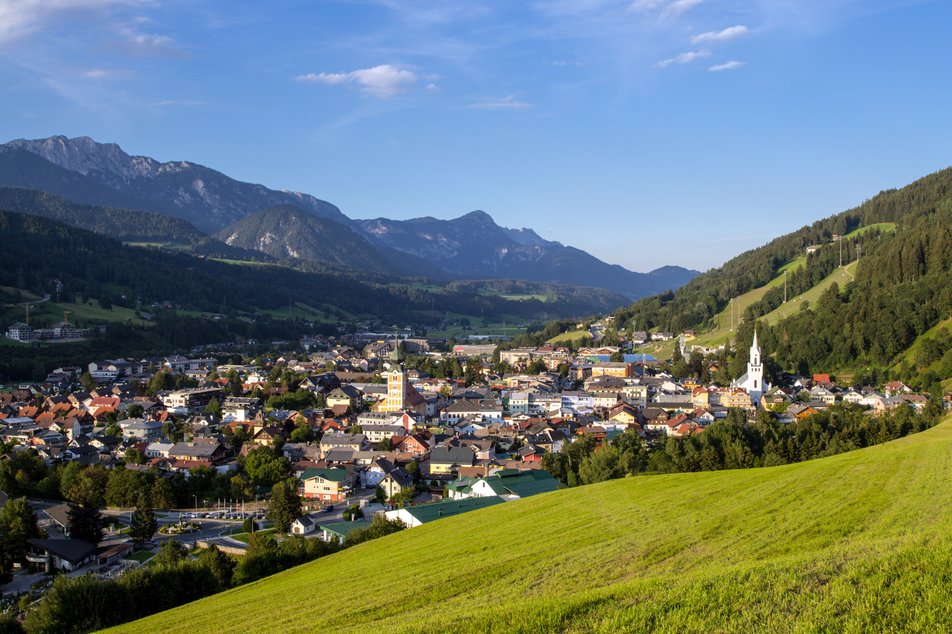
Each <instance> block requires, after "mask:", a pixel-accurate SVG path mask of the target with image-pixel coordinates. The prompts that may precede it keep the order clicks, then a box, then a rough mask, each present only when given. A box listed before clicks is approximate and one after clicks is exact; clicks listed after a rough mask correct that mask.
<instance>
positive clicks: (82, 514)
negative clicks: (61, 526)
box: [69, 502, 102, 544]
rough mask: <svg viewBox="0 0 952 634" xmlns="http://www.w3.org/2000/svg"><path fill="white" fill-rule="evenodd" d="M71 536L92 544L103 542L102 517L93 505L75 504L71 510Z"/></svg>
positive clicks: (97, 508)
mask: <svg viewBox="0 0 952 634" xmlns="http://www.w3.org/2000/svg"><path fill="white" fill-rule="evenodd" d="M69 536H70V537H71V538H73V539H83V540H85V541H87V542H90V543H91V544H98V543H99V542H100V541H102V516H101V515H100V513H99V507H98V506H95V505H93V504H88V503H85V502H84V503H81V504H73V505H71V506H70V509H69Z"/></svg>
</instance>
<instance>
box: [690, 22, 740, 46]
mask: <svg viewBox="0 0 952 634" xmlns="http://www.w3.org/2000/svg"><path fill="white" fill-rule="evenodd" d="M747 33H748V29H747V27H746V26H744V25H743V24H738V25H737V26H731V27H728V28H726V29H724V30H723V31H708V32H707V33H700V34H698V35H695V36H694V37H692V38H691V42H692V43H694V44H704V43H708V42H726V41H728V40H733V39H735V38H738V37H742V36H744V35H747Z"/></svg>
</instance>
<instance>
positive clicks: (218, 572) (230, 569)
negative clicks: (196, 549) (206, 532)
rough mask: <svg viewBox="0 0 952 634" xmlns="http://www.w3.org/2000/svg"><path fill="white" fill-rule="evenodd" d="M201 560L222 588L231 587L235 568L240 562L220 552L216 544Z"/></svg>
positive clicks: (203, 554)
mask: <svg viewBox="0 0 952 634" xmlns="http://www.w3.org/2000/svg"><path fill="white" fill-rule="evenodd" d="M201 559H202V561H204V562H205V564H206V565H207V566H208V568H209V569H210V570H211V571H212V574H213V575H215V577H216V578H217V579H218V583H220V584H221V587H222V588H230V587H231V581H232V578H233V577H234V575H235V566H236V565H238V562H236V561H235V560H234V559H233V558H232V557H229V556H228V555H226V554H225V553H223V552H222V551H220V550H218V547H217V546H215V545H214V544H212V546H211V548H209V549H208V550H206V551H205V552H204V553H202V555H201Z"/></svg>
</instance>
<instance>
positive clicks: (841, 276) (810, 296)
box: [761, 262, 856, 325]
mask: <svg viewBox="0 0 952 634" xmlns="http://www.w3.org/2000/svg"><path fill="white" fill-rule="evenodd" d="M855 274H856V262H850V263H849V264H847V265H846V266H842V267H840V268H838V269H836V270H835V271H833V272H832V273H830V274H829V275H827V276H826V277H825V278H823V280H821V281H820V282H819V283H818V284H817V285H816V286H814V287H812V288H811V289H810V290H808V291H805V292H803V293H801V294H799V295H797V296H796V297H791V298H790V299H789V300H787V303H786V304H781V305H780V306H778V307H777V308H775V309H774V310H772V311H770V312H769V313H767V314H766V315H764V316H763V317H761V319H764V320H766V321H767V323H768V324H771V325H773V324H776V323H777V322H778V321H780V320H781V319H783V318H785V317H790V316H791V315H796V314H797V313H799V312H800V307H801V306H802V305H803V302H809V305H810V306H815V305H816V302H817V300H819V299H820V296H821V295H823V293H824V292H825V291H826V290H827V289H828V288H830V287H831V286H832V285H833V283H834V282H835V283H836V284H838V285H839V287H840V290H842V289H843V287H844V286H846V285H847V284H849V283H850V282H852V281H853V278H854V276H855Z"/></svg>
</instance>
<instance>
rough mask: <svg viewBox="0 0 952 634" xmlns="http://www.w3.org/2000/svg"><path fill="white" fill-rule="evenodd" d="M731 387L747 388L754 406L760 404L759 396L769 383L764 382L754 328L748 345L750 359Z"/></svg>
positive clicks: (761, 361)
mask: <svg viewBox="0 0 952 634" xmlns="http://www.w3.org/2000/svg"><path fill="white" fill-rule="evenodd" d="M731 387H741V388H744V389H745V390H747V394H749V395H750V400H751V402H753V404H754V406H755V407H757V406H759V405H760V397H761V396H763V395H764V392H766V391H767V390H768V389H770V386H769V385H766V384H765V383H764V364H763V360H762V359H761V358H760V346H759V345H757V331H756V330H754V342H753V343H752V344H751V345H750V359H749V360H748V361H747V373H746V374H745V375H744V376H742V377H740V378H739V379H737V380H735V381H734V382H733V383H731Z"/></svg>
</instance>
